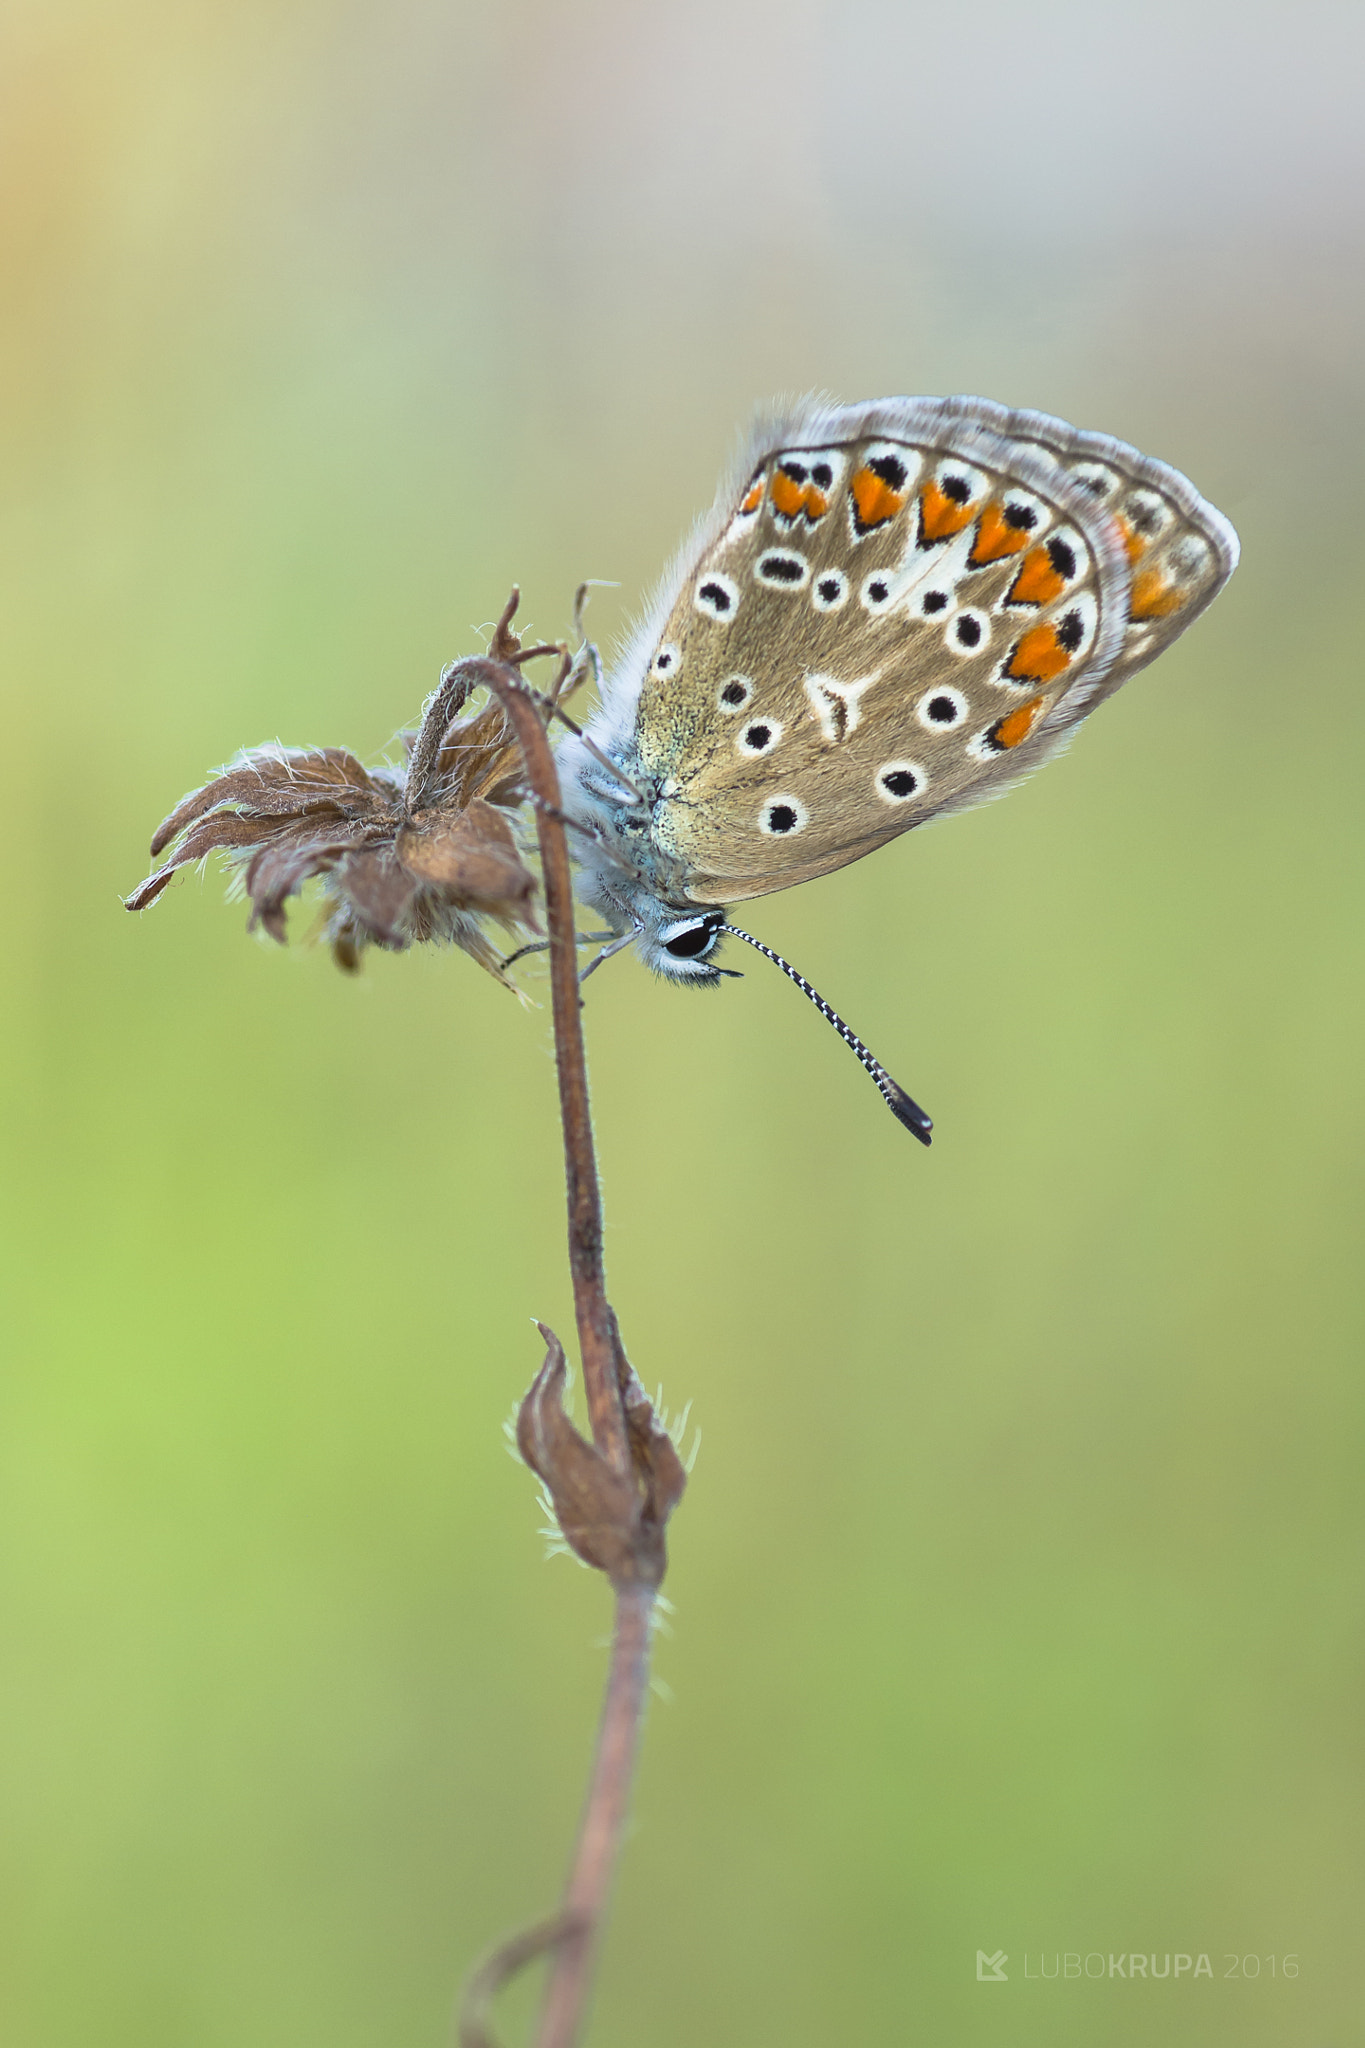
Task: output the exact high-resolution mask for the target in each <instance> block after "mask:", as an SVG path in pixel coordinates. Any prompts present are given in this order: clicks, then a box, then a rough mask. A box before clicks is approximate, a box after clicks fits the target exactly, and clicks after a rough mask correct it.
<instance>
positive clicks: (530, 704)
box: [451, 641, 630, 1472]
mask: <svg viewBox="0 0 1365 2048" xmlns="http://www.w3.org/2000/svg"><path fill="white" fill-rule="evenodd" d="M494 644H495V645H496V641H495V643H494ZM451 674H452V675H456V674H457V675H458V676H459V677H460V679H461V680H462V681H464V680H465V679H467V680H468V684H469V687H470V688H475V687H477V686H478V685H479V684H480V683H482V684H485V685H486V686H487V688H488V689H490V690H492V691H493V693H494V695H495V696H496V697H497V698H498V699H499V700H500V702H501V704H502V706H503V709H504V710H505V711H506V713H507V715H508V717H509V718H510V719H511V721H512V724H513V727H514V728H515V731H516V735H517V739H518V741H519V742H520V745H521V751H522V755H523V757H524V759H525V762H526V773H527V777H528V779H529V781H530V784H531V787H532V789H533V790H534V792H535V794H536V796H537V798H538V799H539V802H538V804H537V807H536V818H537V831H538V833H539V838H540V858H541V865H542V869H543V872H544V876H545V911H546V918H547V921H548V924H549V934H550V994H551V1004H552V1014H553V1017H554V1030H555V1064H556V1067H557V1068H558V1072H559V1107H560V1116H561V1119H562V1122H563V1126H564V1176H565V1185H566V1189H567V1193H568V1206H569V1271H570V1273H571V1275H572V1277H573V1296H574V1317H575V1320H576V1322H577V1324H578V1350H579V1359H580V1362H581V1364H582V1368H583V1390H584V1393H585V1395H586V1397H587V1403H588V1417H589V1420H590V1422H591V1424H592V1434H593V1442H594V1443H595V1444H596V1446H597V1448H598V1450H599V1451H601V1453H602V1454H603V1456H604V1457H605V1458H606V1459H607V1461H608V1462H609V1463H610V1464H611V1465H612V1466H613V1467H614V1468H615V1469H616V1471H618V1472H628V1471H629V1470H630V1447H629V1444H628V1441H627V1437H626V1422H625V1412H624V1409H623V1407H622V1402H621V1388H620V1383H619V1379H618V1375H617V1366H616V1333H615V1325H614V1322H613V1318H612V1313H611V1308H610V1305H609V1304H608V1301H607V1288H606V1273H605V1270H604V1267H603V1263H602V1197H601V1193H600V1190H599V1188H598V1181H597V1157H596V1153H595V1151H594V1148H593V1140H592V1113H591V1110H590V1108H589V1103H588V1062H587V1055H586V1053H585V1051H584V1047H583V1022H582V1017H581V1014H580V1013H581V1009H582V1003H581V1000H580V998H579V993H578V949H577V941H576V937H575V932H574V906H573V880H572V877H571V874H570V870H569V847H568V841H567V839H566V837H565V833H564V826H563V824H562V822H561V814H560V808H559V776H558V774H557V773H556V770H555V763H554V755H553V754H552V753H551V751H550V743H549V740H548V739H547V737H546V733H545V726H544V723H543V721H542V718H541V715H540V712H539V711H538V710H537V709H536V704H535V701H534V699H533V697H532V695H531V693H530V691H529V690H528V689H527V688H526V685H525V684H524V683H523V682H522V680H521V677H520V676H519V675H518V674H517V671H516V670H515V669H514V668H512V667H510V666H509V665H508V664H506V663H503V662H497V661H489V660H485V659H479V658H477V657H476V658H473V659H471V660H469V661H462V662H461V663H460V664H459V667H458V669H457V670H455V671H452V672H451Z"/></svg>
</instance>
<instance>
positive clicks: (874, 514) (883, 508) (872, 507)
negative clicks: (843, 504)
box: [849, 469, 905, 527]
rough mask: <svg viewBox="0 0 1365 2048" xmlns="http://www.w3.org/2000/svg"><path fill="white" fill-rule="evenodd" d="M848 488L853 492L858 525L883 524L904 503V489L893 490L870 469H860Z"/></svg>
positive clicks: (892, 516)
mask: <svg viewBox="0 0 1365 2048" xmlns="http://www.w3.org/2000/svg"><path fill="white" fill-rule="evenodd" d="M849 489H850V490H851V491H852V493H853V503H854V506H855V507H856V509H857V513H858V524H859V526H863V527H867V526H885V524H886V522H887V520H888V519H894V518H895V516H896V514H897V513H898V512H899V511H900V509H901V506H902V505H903V504H904V503H905V492H904V491H893V490H892V488H891V486H890V484H889V483H887V482H886V481H885V480H884V478H882V477H879V476H878V475H877V474H876V472H875V471H873V470H870V469H860V470H859V471H858V473H857V475H856V476H855V477H854V479H853V481H852V483H851V484H850V485H849Z"/></svg>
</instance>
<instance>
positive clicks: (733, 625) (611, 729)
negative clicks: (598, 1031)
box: [558, 397, 1238, 1143]
mask: <svg viewBox="0 0 1365 2048" xmlns="http://www.w3.org/2000/svg"><path fill="white" fill-rule="evenodd" d="M1237 555H1238V542H1237V536H1236V533H1235V532H1234V531H1233V528H1232V527H1231V526H1230V524H1229V523H1228V521H1227V520H1226V519H1224V518H1223V516H1222V514H1221V513H1219V512H1217V511H1215V510H1214V508H1213V507H1212V506H1211V505H1209V504H1208V503H1207V502H1206V501H1205V500H1204V499H1203V498H1201V497H1200V495H1199V493H1198V492H1197V491H1196V490H1195V489H1194V487H1193V485H1192V484H1190V483H1189V482H1188V481H1187V479H1186V478H1185V477H1183V476H1182V475H1180V473H1179V472H1178V471H1177V470H1174V469H1171V468H1169V467H1168V466H1167V465H1166V464H1165V463H1162V462H1158V461H1155V460H1153V459H1152V458H1151V457H1150V456H1145V455H1140V454H1139V453H1138V451H1137V450H1136V449H1135V448H1131V447H1129V446H1128V445H1127V444H1126V443H1125V442H1123V441H1118V440H1114V439H1113V438H1112V437H1111V436H1109V435H1106V434H1099V433H1090V432H1083V431H1081V430H1079V429H1077V428H1075V427H1072V426H1068V425H1067V424H1066V423H1065V421H1062V420H1058V419H1052V418H1049V417H1048V416H1047V415H1046V414H1043V413H1036V412H1015V411H1010V410H1008V409H1007V408H1006V407H1004V406H1002V405H997V404H995V403H993V402H992V401H990V400H989V399H983V398H963V397H959V398H943V399H935V398H887V399H877V400H874V401H871V402H869V403H864V404H860V405H851V406H830V405H827V404H824V403H822V402H820V401H817V400H809V401H806V402H804V403H801V404H798V405H796V406H794V407H792V408H790V409H788V410H785V411H781V412H774V413H772V414H770V415H768V416H766V417H763V418H760V420H759V421H758V423H757V424H756V426H755V428H754V429H753V431H752V433H751V434H750V436H749V439H748V442H747V444H746V446H745V447H744V449H743V451H742V453H741V455H740V457H739V459H738V460H737V462H736V464H735V465H734V467H733V468H732V470H731V472H730V474H729V475H728V476H727V477H726V478H725V480H724V481H723V482H722V484H721V487H720V491H719V493H718V495H717V498H716V501H715V503H714V505H713V506H712V508H711V510H710V512H708V513H707V514H706V515H705V517H704V518H703V519H702V520H701V521H700V522H699V523H698V525H697V526H696V528H695V529H694V531H693V533H692V534H691V536H690V538H689V539H688V541H687V542H686V544H685V545H684V547H683V548H682V550H681V552H680V554H679V555H678V556H677V558H676V559H675V561H674V563H673V565H672V567H671V568H670V570H669V571H668V573H667V574H666V576H665V577H664V580H663V583H662V585H661V586H660V589H659V591H658V592H657V594H656V596H655V598H654V601H653V602H652V604H651V605H650V607H649V610H648V612H647V615H646V616H645V618H644V620H643V622H642V623H641V625H640V626H639V627H638V629H637V630H636V631H635V633H634V634H633V636H632V638H631V639H630V641H629V644H628V646H627V648H626V650H625V653H624V656H623V658H622V659H621V661H620V662H619V664H618V665H616V666H615V667H614V668H612V669H610V670H609V671H608V672H607V673H606V674H605V676H604V677H603V679H602V685H601V691H600V703H599V706H598V708H597V710H596V711H595V712H594V714H593V715H592V716H591V718H590V719H589V720H588V722H587V724H586V725H585V726H584V727H582V728H581V729H575V731H574V732H573V734H572V735H571V736H570V737H567V738H566V739H564V740H563V741H562V742H561V745H560V747H559V750H558V766H559V775H560V783H561V789H562V800H563V808H564V813H565V816H566V819H567V820H568V822H569V823H570V824H571V825H572V826H573V828H574V852H575V858H576V862H577V867H578V876H577V885H576V886H577V892H578V895H579V897H580V900H581V901H582V902H583V903H584V904H585V905H587V906H588V907H589V908H590V909H592V910H593V911H594V912H595V913H597V914H598V915H599V916H600V917H601V918H602V919H603V920H604V922H605V923H606V925H607V927H608V933H606V934H603V936H604V937H610V939H611V942H612V943H611V944H610V945H609V946H608V947H607V949H606V952H605V953H603V954H600V955H599V956H598V960H601V959H603V958H606V957H607V955H608V954H609V953H611V952H614V951H616V950H619V949H620V948H622V947H625V946H627V945H634V947H635V948H636V950H637V952H638V953H639V954H640V955H641V957H642V958H643V959H644V960H645V962H646V963H647V965H648V966H650V967H651V968H652V969H654V971H655V972H656V973H658V974H661V975H663V976H666V977H667V978H668V979H669V980H671V981H676V982H687V983H691V984H693V985H700V986H711V987H714V986H717V985H718V984H719V981H720V978H721V976H722V975H723V974H726V973H729V972H732V971H733V970H728V969H725V968H723V967H721V966H719V964H718V963H717V961H716V958H715V955H716V952H717V949H718V947H719V945H720V943H721V941H722V939H723V938H724V937H725V936H726V935H727V934H729V935H731V936H733V937H736V938H739V939H743V940H744V941H745V942H746V943H747V944H749V945H751V946H754V947H756V948H757V949H758V950H759V951H760V952H763V953H765V954H767V956H768V957H769V958H770V959H772V960H774V961H775V962H776V964H777V965H778V966H779V967H781V968H782V970H783V971H784V972H785V973H787V974H788V975H790V977H791V978H792V980H793V981H795V982H796V983H797V984H798V986H800V987H801V988H802V989H803V990H804V991H805V993H806V994H808V995H809V996H810V997H811V999H812V1001H814V1002H815V1003H816V1004H817V1005H818V1007H819V1008H820V1009H821V1010H822V1011H823V1013H824V1014H825V1015H826V1016H827V1017H828V1018H829V1019H830V1021H831V1022H832V1023H834V1024H835V1026H836V1028H837V1029H838V1030H839V1031H840V1033H841V1035H842V1036H843V1037H844V1038H845V1039H846V1040H847V1041H848V1043H849V1044H850V1045H851V1046H852V1047H853V1049H854V1050H855V1052H857V1054H858V1056H859V1058H860V1059H862V1061H863V1064H864V1065H865V1066H866V1067H867V1068H868V1071H869V1072H870V1073H871V1074H872V1077H873V1079H874V1080H875V1081H876V1082H877V1085H878V1087H879V1088H880V1089H881V1090H882V1093H883V1095H884V1097H885V1098H886V1100H887V1102H888V1103H889V1104H890V1106H891V1108H892V1109H893V1110H894V1111H895V1113H896V1115H897V1116H898V1117H900V1118H901V1121H902V1122H904V1123H905V1124H907V1126H908V1127H909V1128H910V1129H911V1130H913V1131H914V1132H915V1134H916V1135H917V1136H918V1137H920V1138H922V1139H923V1141H924V1142H925V1143H928V1141H929V1130H930V1120H929V1119H928V1117H926V1116H925V1114H924V1112H923V1111H922V1110H921V1109H919V1107H918V1105H917V1104H915V1103H914V1102H913V1101H912V1100H911V1098H910V1097H909V1096H907V1095H906V1094H905V1091H904V1090H903V1089H901V1088H900V1087H899V1084H897V1083H896V1082H894V1081H893V1080H892V1079H891V1076H890V1075H889V1074H888V1073H887V1072H886V1070H885V1068H884V1067H882V1066H881V1064H880V1062H878V1061H876V1060H875V1059H874V1058H873V1056H872V1055H871V1053H870V1052H868V1050H867V1048H866V1047H865V1046H864V1045H863V1044H862V1041H861V1040H859V1039H857V1038H856V1037H855V1035H854V1034H853V1033H852V1032H851V1031H850V1030H849V1029H848V1027H847V1026H846V1025H845V1024H844V1023H843V1021H842V1019H840V1018H839V1017H837V1016H836V1015H835V1013H834V1012H833V1011H832V1010H831V1009H830V1007H829V1005H828V1004H826V1003H825V1002H824V1001H823V998H821V997H820V996H819V995H818V994H817V993H816V991H815V990H814V989H812V988H811V987H810V985H809V983H807V982H805V981H804V980H803V979H802V977H801V976H800V975H798V974H797V973H796V970H795V969H794V968H792V967H791V966H790V964H789V963H788V962H787V961H785V960H783V959H782V958H781V957H780V956H779V955H777V954H775V953H773V952H772V951H771V949H770V948H767V947H763V946H761V945H759V942H758V941H757V940H756V939H753V938H752V937H751V936H750V935H749V934H748V933H747V932H744V931H742V930H741V929H740V928H739V927H738V926H735V925H731V924H730V923H729V922H728V918H727V906H728V905H730V904H731V903H735V902H739V901H743V900H744V899H746V898H749V897H755V896H765V895H768V894H771V893H772V892H773V891H775V890H778V889H787V888H791V887H792V886H793V885H794V884H796V883H798V882H804V881H808V880H809V879H810V878H811V877H813V876H815V875H823V874H828V873H830V872H831V871H832V870H833V869H835V868H840V867H843V866H845V865H846V864H847V863H848V862H850V861H854V860H860V859H861V858H862V857H863V855H864V854H867V853H871V852H872V851H873V850H874V849H875V848H876V847H878V846H881V845H883V844H885V842H886V841H888V840H890V839H895V838H898V837H899V835H900V834H901V833H902V832H908V831H909V830H910V829H911V828H912V827H913V826H915V825H922V824H924V823H925V822H926V821H927V820H928V819H930V818H934V817H940V816H942V815H943V814H944V813H945V812H948V811H954V810H961V809H964V808H966V807H967V806H968V805H971V804H974V803H978V802H980V801H982V800H983V799H985V798H988V797H991V796H994V795H996V794H998V793H999V792H1001V791H1002V790H1003V789H1005V788H1007V787H1009V786H1010V785H1011V784H1012V783H1014V782H1016V781H1018V780H1019V779H1020V777H1021V776H1023V775H1025V774H1027V773H1028V771H1029V770H1030V769H1032V768H1036V767H1037V766H1039V764H1040V763H1041V762H1043V761H1044V760H1046V759H1047V757H1048V756H1049V755H1050V754H1052V753H1054V752H1055V751H1056V750H1057V748H1058V747H1059V746H1060V745H1062V744H1063V743H1064V742H1065V741H1066V740H1067V739H1068V737H1069V736H1070V734H1071V733H1072V732H1073V731H1074V730H1075V728H1076V726H1077V725H1078V724H1079V723H1080V721H1081V720H1082V719H1083V718H1086V717H1088V716H1089V714H1090V713H1091V712H1092V711H1093V710H1094V709H1095V707H1096V706H1097V705H1098V704H1099V703H1101V702H1102V701H1103V700H1104V698H1106V697H1108V696H1111V695H1112V694H1113V692H1114V691H1115V690H1117V689H1118V688H1119V686H1120V685H1121V684H1122V683H1125V682H1126V681H1127V680H1128V678H1129V677H1130V676H1132V675H1135V674H1136V673H1137V671H1138V670H1139V669H1140V668H1145V667H1146V665H1147V663H1148V662H1150V661H1153V660H1154V659H1155V658H1156V656H1157V655H1158V654H1160V653H1162V652H1163V650H1164V649H1165V648H1167V647H1169V646H1170V644H1171V643H1172V641H1173V640H1175V639H1176V638H1177V637H1178V636H1179V635H1180V634H1181V633H1182V632H1183V631H1184V630H1185V628H1186V627H1187V626H1189V625H1191V624H1193V622H1194V620H1195V619H1196V618H1198V616H1199V614H1200V613H1201V612H1202V611H1204V610H1205V609H1206V608H1207V606H1208V605H1209V604H1210V603H1211V602H1212V601H1213V599H1214V598H1215V597H1216V596H1217V594H1218V592H1219V591H1220V590H1221V589H1222V587H1223V585H1224V584H1225V583H1226V582H1227V580H1228V578H1229V576H1230V575H1231V574H1232V572H1233V570H1234V568H1235V567H1236V565H1237ZM597 964H598V962H597V961H594V962H593V965H594V966H595V965H597ZM589 971H591V970H589Z"/></svg>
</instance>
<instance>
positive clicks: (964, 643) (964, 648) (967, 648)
mask: <svg viewBox="0 0 1365 2048" xmlns="http://www.w3.org/2000/svg"><path fill="white" fill-rule="evenodd" d="M990 637H991V622H990V620H989V619H988V618H987V617H986V614H985V613H984V612H978V611H960V612H959V613H958V615H957V617H956V618H955V619H954V620H953V621H952V623H951V624H950V625H949V627H948V630H947V632H946V633H945V634H944V636H943V641H944V645H945V646H946V647H947V648H948V650H949V652H950V653H952V654H975V653H976V652H977V651H978V649H980V648H982V647H986V646H988V645H989V643H990Z"/></svg>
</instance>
